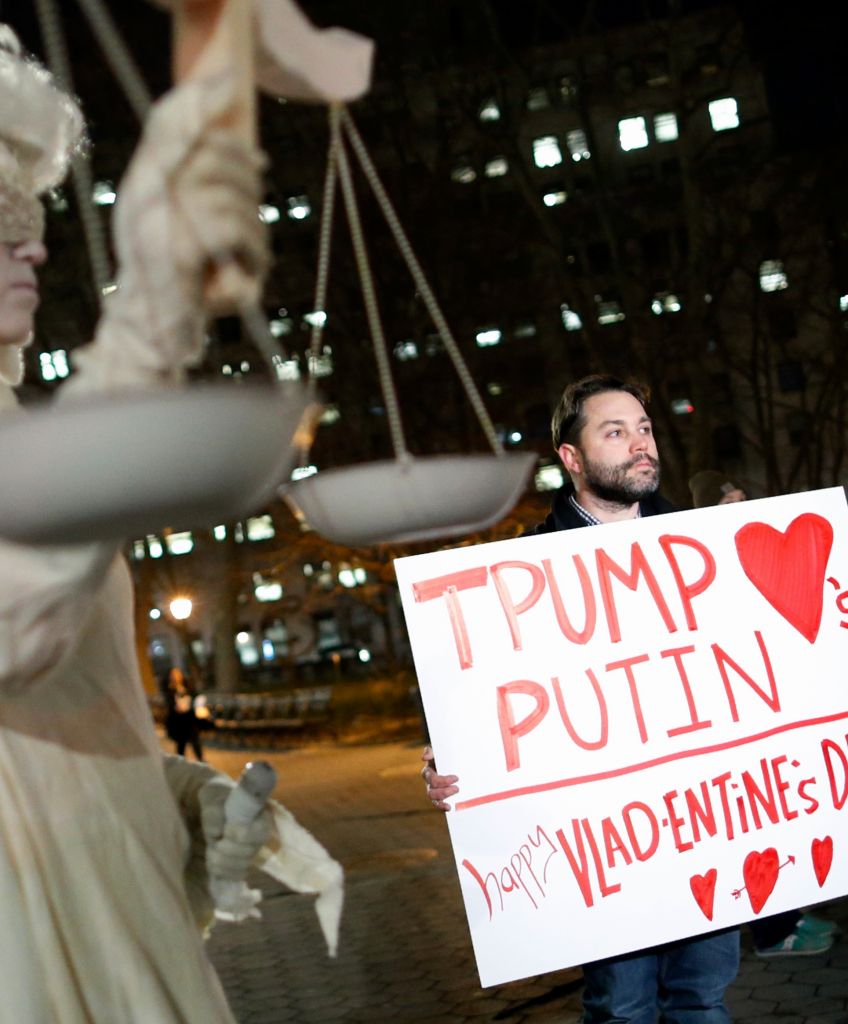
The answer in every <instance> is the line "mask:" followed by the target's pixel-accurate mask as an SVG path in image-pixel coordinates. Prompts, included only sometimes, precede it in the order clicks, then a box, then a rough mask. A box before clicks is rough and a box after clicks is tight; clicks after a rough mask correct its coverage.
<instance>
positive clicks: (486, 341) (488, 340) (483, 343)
mask: <svg viewBox="0 0 848 1024" xmlns="http://www.w3.org/2000/svg"><path fill="white" fill-rule="evenodd" d="M476 337H477V345H478V347H479V348H488V347H489V346H491V345H497V344H499V343H500V340H501V338H502V337H503V335H502V333H501V331H499V330H498V328H497V327H487V328H485V329H484V330H482V331H478V332H477V335H476Z"/></svg>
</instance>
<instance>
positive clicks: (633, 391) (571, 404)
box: [551, 373, 650, 449]
mask: <svg viewBox="0 0 848 1024" xmlns="http://www.w3.org/2000/svg"><path fill="white" fill-rule="evenodd" d="M607 391H625V392H627V394H628V395H633V397H634V398H635V399H636V401H637V402H639V404H640V405H641V406H642V408H643V409H647V407H648V401H649V399H650V393H649V391H648V389H647V388H646V387H643V386H642V385H641V384H637V383H636V381H625V380H620V379H619V378H618V377H613V376H611V375H609V374H602V373H595V374H592V375H591V376H590V377H584V378H583V379H582V380H578V381H575V382H574V383H573V384H569V385H568V387H567V388H566V389H565V391H563V393H562V398H561V399H560V400H559V404H558V405H557V407H556V409H555V410H554V414H553V416H552V417H551V435H552V437H553V441H554V448H555V449H559V447H560V446H561V445H563V444H577V442H578V441H579V439H580V432H581V431H582V430H583V427H585V426H586V417H585V415H584V414H583V406H584V405H585V403H586V399H587V398H591V397H592V396H593V395H602V394H604V393H605V392H607Z"/></svg>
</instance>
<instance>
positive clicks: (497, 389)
mask: <svg viewBox="0 0 848 1024" xmlns="http://www.w3.org/2000/svg"><path fill="white" fill-rule="evenodd" d="M486 391H487V392H488V394H490V395H491V396H492V397H493V398H497V397H498V395H502V394H503V384H498V382H497V381H494V380H493V381H491V382H490V383H488V384H487V385H486Z"/></svg>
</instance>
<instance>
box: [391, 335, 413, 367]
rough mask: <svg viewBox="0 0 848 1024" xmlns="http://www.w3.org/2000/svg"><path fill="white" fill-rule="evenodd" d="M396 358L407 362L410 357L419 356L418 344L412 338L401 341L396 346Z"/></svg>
mask: <svg viewBox="0 0 848 1024" xmlns="http://www.w3.org/2000/svg"><path fill="white" fill-rule="evenodd" d="M394 353H395V359H397V360H398V361H399V362H401V363H405V362H407V361H408V360H410V359H417V358H418V346H417V345H416V344H415V342H414V341H413V340H412V339H411V338H407V339H406V341H399V342H398V343H397V344H396V345H395V347H394Z"/></svg>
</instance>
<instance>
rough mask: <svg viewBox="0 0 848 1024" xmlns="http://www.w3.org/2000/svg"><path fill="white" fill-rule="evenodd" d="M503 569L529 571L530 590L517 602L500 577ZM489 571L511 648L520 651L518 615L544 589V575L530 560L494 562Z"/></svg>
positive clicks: (533, 601) (524, 610)
mask: <svg viewBox="0 0 848 1024" xmlns="http://www.w3.org/2000/svg"><path fill="white" fill-rule="evenodd" d="M505 569H524V570H525V571H526V572H529V573H530V591H529V593H528V594H527V596H526V597H525V598H524V599H523V600H522V601H519V602H518V604H516V603H515V601H513V599H512V594H511V593H510V592H509V588H508V587H507V585H506V583H505V582H504V580H503V579H502V578H501V574H502V573H503V571H504V570H505ZM490 572H491V573H492V579H493V580H494V583H495V590H496V591H497V592H498V597H499V598H500V602H501V607H502V608H503V610H504V615H506V621H507V625H508V626H509V635H510V637H511V638H512V646H513V649H514V650H516V651H520V650H522V646H521V630H520V629H519V628H518V616H519V615H521V614H522V613H523V612H526V611H528V610H529V609H530V608H532V607H533V605H534V604H535V603H536V602H537V601H538V600H539V598H540V597H541V596H542V592H543V591H544V589H545V577H544V576H543V575H542V570H541V569H540V568H539V567H538V566H537V565H533V564H532V563H531V562H496V563H495V565H493V566H490Z"/></svg>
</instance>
